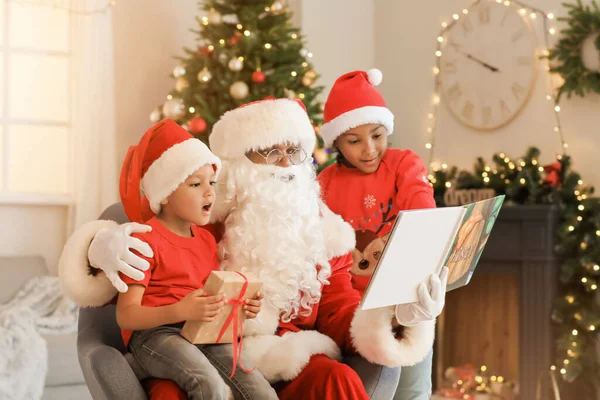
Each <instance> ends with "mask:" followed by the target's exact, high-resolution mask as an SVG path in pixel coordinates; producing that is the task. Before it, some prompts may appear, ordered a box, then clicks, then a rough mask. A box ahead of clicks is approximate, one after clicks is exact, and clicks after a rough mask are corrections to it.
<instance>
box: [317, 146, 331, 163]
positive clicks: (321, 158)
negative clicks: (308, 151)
mask: <svg viewBox="0 0 600 400" xmlns="http://www.w3.org/2000/svg"><path fill="white" fill-rule="evenodd" d="M313 157H314V158H315V161H316V162H317V164H319V165H323V164H325V163H326V162H327V161H329V154H327V151H325V149H324V148H323V147H321V148H319V149H316V150H315V152H314V153H313Z"/></svg>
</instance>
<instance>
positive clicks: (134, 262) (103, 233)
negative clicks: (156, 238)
mask: <svg viewBox="0 0 600 400" xmlns="http://www.w3.org/2000/svg"><path fill="white" fill-rule="evenodd" d="M151 230H152V227H150V226H148V225H142V224H137V223H135V222H129V223H127V224H123V225H119V226H118V227H116V228H111V229H108V228H104V229H100V230H99V231H98V233H96V236H94V240H92V243H91V244H90V248H89V249H88V259H89V261H90V265H91V266H92V267H94V268H98V269H101V270H102V271H104V274H105V275H106V277H107V278H108V280H109V281H110V283H112V284H113V286H114V287H115V288H117V290H118V291H119V292H121V293H125V292H126V291H127V285H126V284H125V282H123V280H122V279H121V278H120V277H119V272H122V273H123V274H125V275H127V276H128V277H130V278H131V279H135V280H136V281H140V280H142V279H144V273H143V272H142V271H146V270H147V269H148V268H149V267H150V264H149V263H148V261H146V260H144V259H143V258H140V257H138V256H137V255H135V254H133V253H132V252H131V250H130V249H134V250H137V251H138V252H139V253H140V254H142V255H143V256H145V257H148V258H150V257H152V256H153V255H154V253H153V252H152V249H151V248H150V246H149V245H148V243H146V242H143V241H141V240H140V239H137V238H134V237H131V234H132V233H134V232H139V233H142V232H150V231H151ZM136 268H137V269H136ZM140 270H141V271H140Z"/></svg>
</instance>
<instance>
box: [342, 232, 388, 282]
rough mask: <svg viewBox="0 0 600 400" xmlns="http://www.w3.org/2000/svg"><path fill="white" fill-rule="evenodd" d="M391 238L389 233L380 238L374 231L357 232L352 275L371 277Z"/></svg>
mask: <svg viewBox="0 0 600 400" xmlns="http://www.w3.org/2000/svg"><path fill="white" fill-rule="evenodd" d="M389 237H390V234H389V233H388V234H386V235H384V236H381V237H378V236H377V234H376V233H374V232H372V231H365V232H356V248H355V249H354V250H352V259H353V260H354V262H353V265H352V268H351V269H350V273H351V274H354V275H357V276H371V275H372V274H373V271H375V267H377V264H378V263H379V258H380V257H381V253H382V252H383V249H384V248H385V245H386V243H387V241H388V239H389Z"/></svg>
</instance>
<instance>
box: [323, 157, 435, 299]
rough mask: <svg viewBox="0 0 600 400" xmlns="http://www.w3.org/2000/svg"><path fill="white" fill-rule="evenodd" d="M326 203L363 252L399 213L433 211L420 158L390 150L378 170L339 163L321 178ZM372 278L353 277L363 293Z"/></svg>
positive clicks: (431, 198)
mask: <svg viewBox="0 0 600 400" xmlns="http://www.w3.org/2000/svg"><path fill="white" fill-rule="evenodd" d="M318 180H319V182H320V184H321V190H322V195H323V200H324V201H325V203H326V204H327V206H328V207H329V208H330V209H331V211H333V212H334V213H336V214H339V215H340V216H342V218H344V220H345V221H346V222H348V223H349V224H350V225H352V227H353V228H354V231H355V232H356V249H357V250H358V251H360V252H361V253H362V252H363V251H364V250H365V248H366V247H367V246H368V245H369V244H370V243H371V242H373V241H374V240H375V239H377V238H378V237H381V236H384V235H386V234H387V233H389V232H390V230H391V229H392V227H393V225H394V222H395V220H396V217H397V215H398V212H399V211H402V210H414V209H421V208H434V207H435V200H434V198H433V188H432V187H431V185H430V184H429V180H428V178H427V169H426V168H425V164H424V163H423V161H422V160H421V158H420V157H419V156H418V155H417V154H415V153H414V152H412V151H410V150H399V149H387V150H386V152H385V154H384V155H383V158H382V160H381V164H380V165H379V168H378V169H377V171H375V172H373V173H370V174H365V173H363V172H361V171H360V170H358V169H357V168H352V167H348V166H346V165H344V164H342V163H336V164H333V165H330V166H329V167H327V168H326V169H325V170H324V171H323V172H321V173H320V174H319V176H318ZM369 279H370V276H353V284H354V287H355V289H357V290H359V291H360V292H361V293H363V292H364V290H365V289H366V286H367V284H368V281H369Z"/></svg>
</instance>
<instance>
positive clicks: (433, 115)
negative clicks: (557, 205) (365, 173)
mask: <svg viewBox="0 0 600 400" xmlns="http://www.w3.org/2000/svg"><path fill="white" fill-rule="evenodd" d="M482 1H490V2H492V1H495V2H496V3H499V4H504V5H505V6H506V7H518V8H519V14H520V15H521V16H523V18H527V17H528V18H530V19H531V20H538V19H539V20H542V23H543V30H544V49H543V50H542V51H541V55H542V56H544V57H547V56H548V55H549V50H548V49H549V46H550V38H549V37H550V36H551V35H555V34H556V32H557V30H556V28H555V27H550V28H548V25H549V24H550V21H553V20H554V19H555V17H554V14H552V13H546V12H545V11H543V10H541V9H538V8H535V7H532V6H529V5H527V4H525V3H522V2H520V1H514V0H513V1H509V0H475V1H474V2H473V3H471V5H470V6H469V7H468V8H464V9H463V10H462V12H461V13H456V14H453V15H452V20H451V22H442V29H441V30H440V32H439V34H438V37H437V44H436V51H435V56H436V62H435V66H434V67H433V75H434V85H433V86H434V93H433V101H432V103H433V104H432V109H431V111H430V112H429V114H428V115H427V117H428V119H429V124H428V127H427V134H428V135H429V140H428V141H427V143H426V144H425V148H426V149H427V150H428V152H429V155H428V158H429V163H428V165H429V168H430V169H434V171H435V170H436V169H437V167H436V166H435V165H434V162H433V160H434V157H435V139H436V131H437V125H438V115H439V107H440V104H441V102H442V100H441V96H440V89H441V84H442V82H441V76H440V70H441V69H440V68H441V67H440V65H441V57H442V46H443V43H444V35H445V34H446V33H447V32H448V31H449V30H450V29H452V28H453V27H454V25H455V24H457V23H459V21H460V18H461V15H462V16H464V15H467V14H469V10H470V9H472V8H474V7H475V6H477V5H478V4H480V3H481V2H482ZM545 69H546V71H548V74H547V76H548V81H549V85H548V86H549V88H550V90H549V92H548V93H547V94H546V100H547V101H549V102H552V105H553V112H554V120H555V126H554V128H553V130H554V132H555V133H556V134H557V135H558V139H559V141H560V146H561V151H560V154H559V156H558V158H559V159H560V158H561V157H562V155H563V154H566V150H567V148H568V147H569V145H568V143H567V142H566V141H565V137H564V132H563V128H562V124H561V121H560V111H561V109H560V106H559V105H558V104H557V97H556V90H555V89H556V87H555V85H554V82H553V80H552V79H551V75H550V73H549V71H550V64H549V61H547V65H546V67H545ZM503 158H504V157H503ZM508 162H509V161H507V163H508ZM442 168H443V169H445V168H447V165H446V164H442ZM540 168H541V167H540ZM511 169H513V168H511ZM486 172H487V173H490V172H491V173H494V172H493V171H491V170H490V171H486ZM429 179H430V180H432V179H435V178H434V177H433V175H429ZM487 182H489V179H488V180H487V181H486V183H487ZM434 183H435V182H434ZM450 185H451V184H450Z"/></svg>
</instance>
